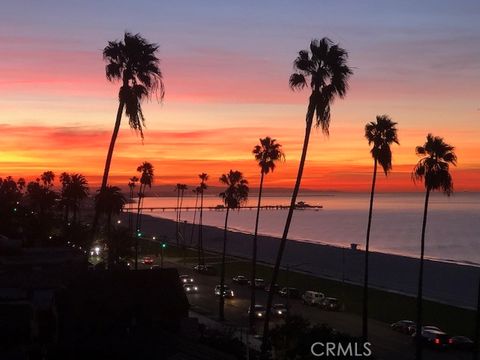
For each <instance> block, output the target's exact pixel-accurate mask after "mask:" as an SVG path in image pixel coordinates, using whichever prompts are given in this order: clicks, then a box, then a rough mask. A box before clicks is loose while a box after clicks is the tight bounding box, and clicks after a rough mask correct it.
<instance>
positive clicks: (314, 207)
mask: <svg viewBox="0 0 480 360" xmlns="http://www.w3.org/2000/svg"><path fill="white" fill-rule="evenodd" d="M256 208H257V206H241V207H240V209H242V210H243V209H246V210H254V209H256ZM289 208H290V206H289V205H263V206H260V209H262V210H287V209H289ZM177 209H178V208H177V207H176V206H155V207H142V208H141V210H142V211H148V210H149V211H151V212H152V211H171V210H175V211H176V210H177ZM196 209H197V210H200V206H197V207H196ZM226 209H227V208H226V207H225V206H223V205H217V206H204V207H203V211H206V210H208V211H223V210H226ZM319 209H323V206H322V205H306V206H305V205H297V206H296V207H295V210H319ZM125 210H128V209H125ZM132 210H135V211H136V210H137V209H136V208H135V209H132ZM191 210H195V206H183V207H182V211H191ZM235 210H237V209H235Z"/></svg>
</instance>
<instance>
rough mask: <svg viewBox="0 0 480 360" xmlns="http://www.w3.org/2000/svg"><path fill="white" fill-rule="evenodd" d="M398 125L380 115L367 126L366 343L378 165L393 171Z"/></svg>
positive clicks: (364, 319)
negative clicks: (369, 177) (370, 172)
mask: <svg viewBox="0 0 480 360" xmlns="http://www.w3.org/2000/svg"><path fill="white" fill-rule="evenodd" d="M396 125H397V123H395V122H393V121H392V119H390V118H389V117H388V116H387V115H379V116H377V119H376V122H374V121H372V122H370V123H368V124H367V125H365V138H366V139H367V140H368V145H373V146H372V149H371V150H370V153H371V154H372V157H373V178H372V190H371V192H370V207H369V211H368V225H367V237H366V241H365V270H364V281H363V312H362V337H363V340H364V341H367V339H368V272H369V270H368V257H369V253H370V229H371V225H372V214H373V200H374V196H375V184H376V179H377V165H378V164H380V166H381V167H382V168H383V171H384V173H385V175H388V172H389V171H390V170H391V169H392V150H391V149H390V145H392V144H393V143H396V144H399V142H398V136H397V128H396Z"/></svg>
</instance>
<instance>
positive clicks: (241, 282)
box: [232, 275, 249, 285]
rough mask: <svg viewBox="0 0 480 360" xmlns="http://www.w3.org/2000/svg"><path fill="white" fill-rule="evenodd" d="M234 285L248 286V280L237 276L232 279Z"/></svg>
mask: <svg viewBox="0 0 480 360" xmlns="http://www.w3.org/2000/svg"><path fill="white" fill-rule="evenodd" d="M232 280H233V282H234V283H237V284H238V285H246V284H248V282H249V281H248V279H247V278H246V277H245V276H243V275H237V276H234V277H233V278H232Z"/></svg>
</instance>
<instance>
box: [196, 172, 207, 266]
mask: <svg viewBox="0 0 480 360" xmlns="http://www.w3.org/2000/svg"><path fill="white" fill-rule="evenodd" d="M198 177H199V178H200V185H199V186H198V188H197V190H198V191H200V216H199V219H198V264H199V265H205V255H204V252H203V193H204V192H205V190H207V188H208V186H207V180H208V174H207V173H201V174H199V175H198Z"/></svg>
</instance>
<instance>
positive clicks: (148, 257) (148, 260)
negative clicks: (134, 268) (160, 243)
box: [143, 256, 153, 265]
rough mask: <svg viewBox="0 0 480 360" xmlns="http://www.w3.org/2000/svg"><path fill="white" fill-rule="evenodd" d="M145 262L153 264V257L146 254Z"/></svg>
mask: <svg viewBox="0 0 480 360" xmlns="http://www.w3.org/2000/svg"><path fill="white" fill-rule="evenodd" d="M143 263H144V264H145V265H151V264H153V259H152V258H151V257H150V256H145V257H144V258H143Z"/></svg>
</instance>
